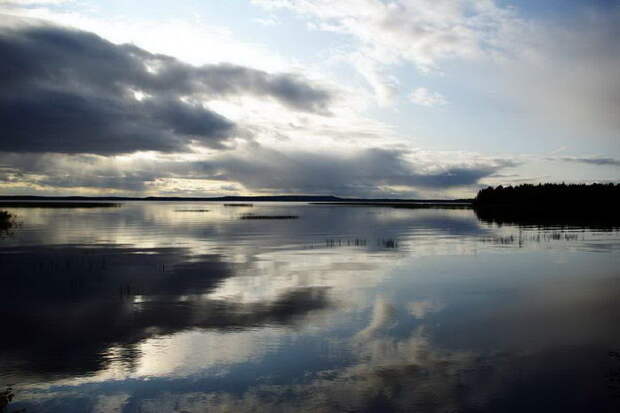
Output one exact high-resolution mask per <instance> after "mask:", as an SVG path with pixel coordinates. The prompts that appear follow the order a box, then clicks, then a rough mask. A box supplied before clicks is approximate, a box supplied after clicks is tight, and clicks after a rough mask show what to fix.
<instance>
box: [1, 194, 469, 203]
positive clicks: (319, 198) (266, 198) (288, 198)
mask: <svg viewBox="0 0 620 413" xmlns="http://www.w3.org/2000/svg"><path fill="white" fill-rule="evenodd" d="M0 201H22V202H27V201H114V202H124V201H153V202H157V201H176V202H242V201H244V202H245V201H252V202H318V203H334V204H345V203H349V204H360V203H367V204H369V205H370V204H373V205H374V204H419V203H436V204H454V203H463V204H471V203H472V202H473V199H449V200H442V199H391V198H340V197H337V196H329V195H261V196H223V197H210V198H208V197H152V196H149V197H115V196H102V197H90V196H34V195H3V196H0Z"/></svg>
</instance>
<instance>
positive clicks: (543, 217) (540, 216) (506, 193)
mask: <svg viewBox="0 0 620 413" xmlns="http://www.w3.org/2000/svg"><path fill="white" fill-rule="evenodd" d="M474 210H475V212H476V215H477V216H478V218H480V219H482V220H484V221H488V222H496V223H517V224H527V225H529V224H531V225H539V224H540V225H544V224H553V225H556V224H559V225H584V226H590V225H596V226H601V227H608V226H609V227H617V226H618V225H620V212H619V211H620V184H613V183H610V184H569V185H566V184H538V185H531V184H523V185H518V186H506V187H504V186H501V185H500V186H498V187H496V188H492V187H489V188H486V189H482V190H480V191H479V192H478V195H477V196H476V198H475V200H474Z"/></svg>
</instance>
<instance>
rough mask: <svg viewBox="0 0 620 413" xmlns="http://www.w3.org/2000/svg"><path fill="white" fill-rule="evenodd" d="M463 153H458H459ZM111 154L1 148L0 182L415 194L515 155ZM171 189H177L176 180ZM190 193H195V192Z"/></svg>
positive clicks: (475, 177)
mask: <svg viewBox="0 0 620 413" xmlns="http://www.w3.org/2000/svg"><path fill="white" fill-rule="evenodd" d="M463 157H464V156H463ZM175 158H177V157H176V156H160V157H156V158H132V157H129V158H125V159H115V158H109V157H104V156H94V155H79V156H77V155H72V156H66V155H61V154H5V155H3V156H0V166H3V167H4V168H5V169H4V172H3V173H2V175H0V177H1V176H3V177H4V179H5V182H6V183H10V182H13V183H15V182H21V183H22V184H27V183H29V184H31V185H36V186H39V187H41V188H40V189H43V188H47V189H52V188H56V189H59V188H67V189H68V188H73V189H79V188H92V189H106V190H113V191H119V190H120V191H126V193H131V194H140V193H144V192H146V191H149V190H155V191H157V188H160V189H161V186H162V185H164V186H165V185H166V182H167V181H172V180H176V179H185V180H195V181H197V182H198V183H200V182H202V184H201V187H202V191H203V192H202V195H207V196H209V195H210V196H213V195H219V194H221V191H220V192H211V191H210V190H209V189H208V188H209V185H208V184H207V182H209V183H210V185H211V186H212V187H213V188H216V187H217V188H221V186H222V185H223V184H225V185H231V184H235V185H236V187H237V189H238V190H240V192H241V193H248V192H255V193H281V194H284V193H291V194H292V193H296V194H334V195H340V196H350V197H356V196H375V197H380V196H387V197H397V196H398V197H419V196H421V194H420V190H425V191H426V190H428V191H440V190H444V189H448V190H449V189H454V188H467V187H471V186H476V187H477V186H478V185H479V184H480V181H481V180H482V179H484V178H486V177H491V176H493V175H494V174H496V173H497V172H498V171H500V170H503V169H504V168H508V167H512V166H515V165H517V164H516V163H515V162H514V161H510V160H506V159H499V158H485V157H480V156H475V155H473V154H469V155H467V156H466V157H465V158H466V159H459V157H458V156H457V157H455V156H454V155H450V154H439V155H438V154H429V153H426V152H420V153H418V152H412V153H409V152H405V151H402V150H396V149H380V148H368V149H359V150H356V151H347V152H336V151H301V150H299V151H279V150H275V149H271V148H267V147H263V146H259V145H256V144H253V145H240V146H238V147H237V148H236V149H235V150H234V151H220V152H219V153H216V154H213V155H211V156H210V157H209V158H208V159H200V156H194V157H193V158H189V159H178V158H177V159H175ZM175 187H176V189H177V191H178V192H177V194H178V195H183V194H184V190H185V189H184V188H183V187H182V186H180V184H177V185H175ZM193 195H197V196H199V195H201V194H200V193H196V192H194V193H193Z"/></svg>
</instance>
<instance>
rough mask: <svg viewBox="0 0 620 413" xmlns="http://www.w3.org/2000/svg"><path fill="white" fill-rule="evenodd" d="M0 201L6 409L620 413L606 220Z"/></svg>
mask: <svg viewBox="0 0 620 413" xmlns="http://www.w3.org/2000/svg"><path fill="white" fill-rule="evenodd" d="M4 209H7V210H9V211H10V212H12V213H14V214H16V215H17V216H18V221H19V222H20V225H19V226H18V227H16V228H14V229H12V230H11V231H9V233H4V234H3V235H2V236H1V238H0V269H1V270H0V271H1V276H0V280H1V281H2V286H1V289H0V299H1V303H0V309H1V311H2V322H3V329H2V330H3V334H2V340H0V385H2V386H3V387H2V389H7V386H9V385H10V386H11V393H12V394H14V396H15V398H14V399H13V401H12V402H11V403H10V405H9V408H8V411H15V410H19V409H23V408H25V409H26V410H25V411H26V412H203V411H209V412H218V411H230V412H244V411H268V412H278V411H287V412H288V411H295V412H297V411H312V412H323V411H324V412H331V411H334V412H336V411H338V412H339V411H351V412H353V411H355V412H357V411H359V412H384V411H385V412H389V411H419V412H534V411H540V412H572V411H574V412H583V411H593V412H594V411H596V412H617V411H620V232H618V231H616V230H613V229H611V228H605V227H600V226H598V227H583V226H582V227H570V226H554V227H536V226H518V225H501V226H500V225H498V224H494V223H489V222H484V221H481V220H479V219H478V218H477V217H476V215H475V213H474V212H473V211H472V210H467V209H456V210H447V209H419V210H417V209H416V210H409V209H394V208H384V207H370V206H368V207H363V206H334V205H309V204H304V203H254V205H253V206H236V207H231V206H225V205H223V204H221V203H208V202H202V203H190V202H169V203H166V202H126V203H124V204H122V205H121V206H120V207H114V208H87V209H86V208H85V209H74V208H66V209H64V208H54V209H49V208H27V209H25V208H14V209H10V208H4ZM245 214H254V215H266V216H273V215H278V216H297V218H296V219H278V220H272V219H249V220H248V219H241V218H242V216H244V215H245ZM0 390H1V389H0Z"/></svg>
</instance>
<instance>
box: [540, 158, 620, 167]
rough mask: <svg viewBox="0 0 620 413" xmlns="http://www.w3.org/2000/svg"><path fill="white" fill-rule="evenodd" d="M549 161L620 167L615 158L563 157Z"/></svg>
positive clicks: (619, 160) (619, 161)
mask: <svg viewBox="0 0 620 413" xmlns="http://www.w3.org/2000/svg"><path fill="white" fill-rule="evenodd" d="M549 159H550V160H561V161H565V162H579V163H585V164H589V165H599V166H620V159H615V158H600V157H574V156H564V157H561V158H549Z"/></svg>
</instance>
